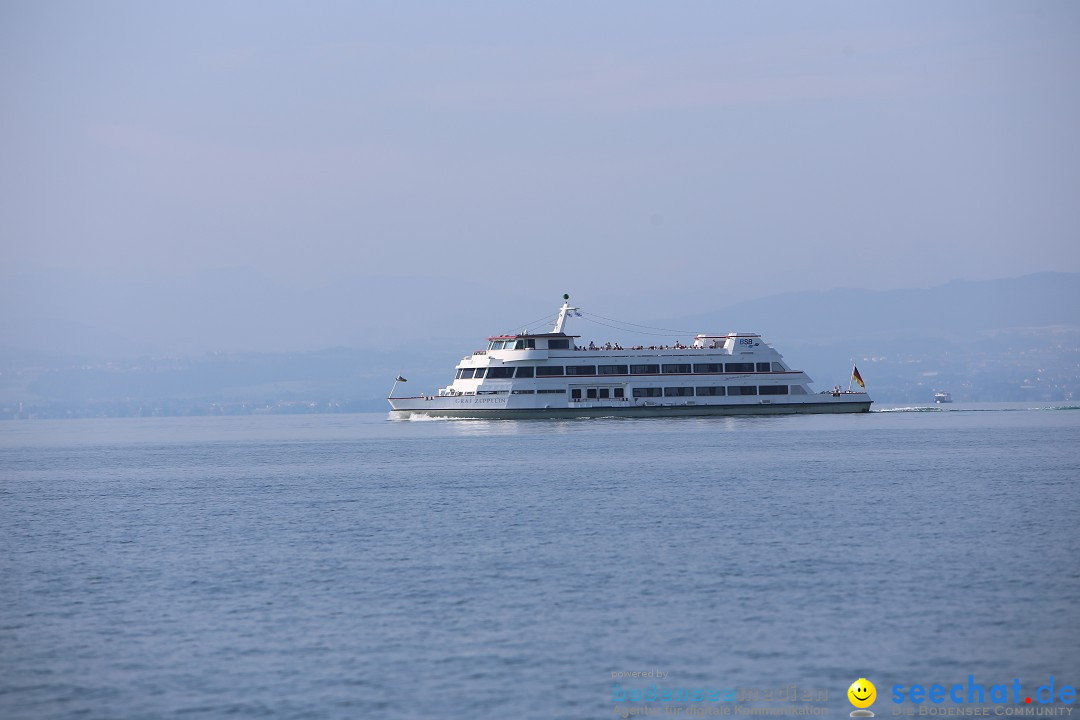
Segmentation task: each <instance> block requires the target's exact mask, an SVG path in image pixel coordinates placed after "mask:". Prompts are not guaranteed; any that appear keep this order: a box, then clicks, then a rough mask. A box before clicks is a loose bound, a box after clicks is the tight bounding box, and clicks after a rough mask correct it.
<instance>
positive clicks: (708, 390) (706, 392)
mask: <svg viewBox="0 0 1080 720" xmlns="http://www.w3.org/2000/svg"><path fill="white" fill-rule="evenodd" d="M575 392H577V391H575ZM725 394H726V395H787V394H788V386H787V385H756V386H755V385H732V386H731V387H728V388H724V387H696V388H695V387H666V388H658V387H653V388H634V397H636V398H650V397H694V396H697V397H702V396H716V395H725Z"/></svg>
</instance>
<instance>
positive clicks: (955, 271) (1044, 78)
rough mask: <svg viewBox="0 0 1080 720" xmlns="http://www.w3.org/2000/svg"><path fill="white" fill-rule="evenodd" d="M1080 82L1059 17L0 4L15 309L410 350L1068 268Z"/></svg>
mask: <svg viewBox="0 0 1080 720" xmlns="http://www.w3.org/2000/svg"><path fill="white" fill-rule="evenodd" d="M1078 78H1080V5H1078V4H1076V3H1072V2H1013V3H994V2H957V3H941V2H924V3H918V2H915V3H912V2H904V3H899V2H898V3H893V4H891V5H886V4H883V3H864V2H850V3H822V2H795V3H782V2H781V3H718V2H675V3H660V2H626V1H619V2H591V3H578V2H566V3H560V2H542V3H541V2H534V3H520V2H489V3H479V2H453V3H450V2H415V3H389V2H382V3H374V2H371V3H364V2H343V3H320V2H303V3H300V2H295V3H274V2H263V1H259V2H225V3H200V2H171V3H170V2H119V3H118V2H31V1H30V0H26V1H24V2H12V1H10V0H8V1H7V2H2V3H0V93H2V94H0V158H2V162H0V238H2V243H3V245H2V250H3V258H4V262H3V266H4V274H3V277H4V280H5V285H6V286H7V289H6V290H4V291H3V294H2V295H0V298H2V299H3V303H4V306H5V307H4V314H5V315H8V316H12V315H21V316H23V317H24V318H29V319H28V320H27V321H26V322H27V323H31V324H36V325H37V326H41V325H42V323H45V322H46V321H57V322H59V321H60V320H62V319H64V318H65V317H67V318H68V319H72V318H78V317H79V312H80V310H81V309H82V308H84V307H85V306H87V305H88V304H89V305H93V304H94V300H93V296H94V294H95V292H96V291H98V290H100V292H101V293H102V294H103V295H108V294H109V293H110V292H114V293H116V292H118V291H116V288H128V290H125V291H124V292H119V295H117V297H121V298H123V304H125V307H127V308H128V310H127V311H129V312H130V313H131V318H132V323H134V324H132V325H131V327H132V328H136V327H138V322H143V323H146V322H149V321H151V320H152V318H149V316H147V315H146V313H150V312H154V311H153V310H151V309H152V308H161V307H169V308H170V309H171V313H172V314H171V315H170V317H171V318H173V319H172V320H168V321H169V322H173V321H176V322H181V324H182V320H176V318H181V319H182V318H183V316H184V314H185V312H184V311H185V308H186V307H188V304H189V303H195V302H197V299H196V298H195V297H194V296H195V295H198V294H199V293H203V294H204V295H205V291H206V288H207V285H208V284H211V285H212V284H213V283H214V282H216V281H215V280H214V278H217V279H218V281H220V282H222V283H225V284H228V283H230V282H232V281H233V280H232V279H233V278H235V277H236V274H237V273H239V274H240V277H243V278H248V279H252V278H254V279H255V280H253V281H252V282H255V283H257V284H258V283H268V284H269V285H267V287H271V286H272V287H281V286H289V287H292V288H294V289H295V288H300V289H307V290H312V291H317V290H320V288H322V289H323V290H325V287H327V286H333V285H334V284H335V283H336V284H338V285H342V286H348V287H351V288H352V292H353V293H354V296H355V297H357V298H364V292H365V288H366V287H367V288H371V291H372V292H373V293H375V292H377V293H378V295H379V296H378V298H372V300H373V301H374V302H377V303H378V305H379V307H381V308H385V307H386V303H387V302H388V301H387V299H386V295H387V294H389V293H393V296H394V297H393V303H394V308H395V312H397V313H399V315H400V317H401V318H402V324H407V325H408V326H409V327H410V328H411V329H412V330H413V331H416V330H417V329H421V330H422V329H423V326H424V322H425V319H428V321H429V322H435V321H436V319H439V321H440V322H442V319H441V318H442V316H440V315H438V312H444V313H447V314H448V316H449V315H450V314H452V313H469V314H470V315H472V314H477V313H480V312H483V311H481V310H477V308H476V307H475V305H474V304H473V303H474V302H475V301H476V299H477V298H480V297H487V298H489V299H490V300H491V301H492V303H493V305H495V306H496V307H495V308H494V309H493V310H492V311H491V313H492V316H493V318H495V319H498V320H499V321H504V318H503V317H501V316H500V312H504V313H512V314H513V317H515V318H519V319H520V321H522V322H524V321H526V320H529V319H531V318H532V317H533V316H539V315H542V314H544V313H546V312H549V311H551V310H554V308H555V303H556V300H557V298H558V297H559V296H560V295H561V293H562V292H564V291H569V292H572V293H574V294H575V298H583V299H582V300H581V301H582V303H583V304H584V303H588V305H589V306H590V308H592V309H595V310H597V311H598V312H602V313H604V314H609V315H610V314H612V313H616V314H619V313H621V314H619V315H618V316H620V317H625V318H626V319H628V320H631V321H633V320H634V319H635V318H641V317H643V316H646V315H647V316H649V317H664V316H668V317H670V316H674V315H679V314H684V315H685V314H687V309H688V308H694V309H698V308H700V309H708V308H710V307H722V306H724V305H726V304H729V303H731V302H734V301H735V300H738V299H739V298H742V297H756V296H762V295H768V294H772V293H773V292H780V291H786V290H803V289H829V288H834V287H862V288H897V287H911V286H923V287H925V286H930V285H934V284H938V283H941V282H945V281H947V280H950V279H954V278H965V279H986V278H994V277H1003V276H1013V275H1020V274H1024V273H1029V272H1035V271H1040V270H1068V271H1076V270H1080V242H1078V240H1080V237H1078V229H1080V132H1078V128H1080V81H1078ZM222 273H224V274H222ZM15 274H18V275H21V276H22V278H23V279H24V280H23V281H13V280H12V279H11V277H12V275H15ZM26 278H31V279H32V283H30V282H27V281H26V280H25V279H26ZM207 278H210V279H209V280H208V279H207ZM356 278H359V279H356ZM459 286H460V287H461V288H463V291H462V293H461V294H460V296H457V295H455V294H454V293H453V289H454V288H455V287H459ZM131 288H135V290H131ZM264 290H265V288H264ZM125 292H126V293H127V294H125ZM217 292H219V293H220V292H222V291H221V289H220V288H218V289H217ZM237 292H247V290H245V288H244V287H243V286H238V289H237ZM448 292H449V293H450V294H449V295H448V294H447V293H448ZM132 293H134V295H136V296H142V297H144V298H145V299H146V302H145V303H141V302H140V303H132V302H131V300H130V298H131V297H132ZM331 294H332V293H331ZM347 294H348V293H346V295H347ZM45 296H48V297H49V298H50V300H49V301H48V302H47V303H46V304H47V305H48V307H47V309H46V310H41V303H42V302H44V301H43V297H45ZM339 296H340V297H345V295H341V294H340V293H339ZM339 296H335V297H339ZM223 297H226V299H225V300H222V301H221V303H222V304H221V306H220V308H219V311H220V312H219V313H218V315H219V316H220V317H222V318H227V319H228V321H229V322H230V323H232V324H233V325H235V326H245V327H247V326H250V325H258V324H260V323H262V324H264V325H267V324H269V325H272V324H273V321H272V319H271V318H267V317H263V316H261V315H260V313H261V312H262V310H261V309H260V307H258V306H254V307H253V306H252V304H251V303H248V304H243V303H240V304H238V305H236V306H235V307H234V306H233V305H230V303H229V301H228V299H227V293H225V294H224V295H223ZM118 302H120V301H118ZM132 305H137V306H138V307H133V306H132ZM96 307H99V312H101V313H105V314H109V315H110V316H112V315H115V313H116V312H117V310H116V308H115V307H112V308H111V309H102V308H104V306H96ZM148 308H151V309H148ZM368 309H370V308H357V309H356V311H355V313H354V314H353V315H352V317H354V319H355V321H356V323H357V325H358V327H359V328H361V329H362V328H363V322H364V318H363V314H364V312H366V311H367V310H368ZM433 309H437V311H438V312H436V313H435V314H434V315H432V314H430V311H431V310H433ZM605 311H607V312H605ZM140 312H142V313H144V316H142V317H141V319H140V318H139V317H138V315H139V313H140ZM335 312H340V309H337V310H335ZM35 313H38V315H40V318H39V317H38V315H36V314H35ZM519 313H525V314H526V315H527V317H522V316H520V315H519ZM114 319H115V320H116V322H115V325H116V327H114V328H113V329H114V330H116V331H117V332H118V333H119V334H121V335H123V334H124V333H123V328H124V325H125V322H126V320H125V319H124V318H114ZM136 321H138V322H136ZM292 321H294V322H303V320H296V319H293V320H292ZM78 322H79V323H82V324H83V325H85V324H86V323H85V322H83V321H82V320H79V321H78ZM162 322H166V319H165V318H162ZM307 323H308V324H309V325H310V327H308V328H307V330H311V328H312V327H317V326H318V318H310V317H309V318H308V319H307ZM498 325H499V323H498V322H494V320H493V323H492V328H491V329H492V331H496V330H499V329H501V328H500V327H498ZM60 327H61V325H59V324H58V325H57V328H60ZM188 329H189V330H190V331H191V333H192V334H193V335H198V328H188ZM293 329H294V330H296V331H297V333H298V336H299V334H300V333H299V331H300V328H293ZM218 330H222V328H218ZM8 331H9V332H13V331H12V330H11V329H10V328H8ZM25 331H26V327H25V326H23V327H22V328H21V330H20V332H25ZM288 331H289V328H285V332H288ZM56 332H61V330H60V329H57V330H56ZM133 332H134V331H133ZM238 332H239V331H238ZM271 332H272V331H271ZM328 334H329V329H328ZM238 337H239V336H238ZM244 342H247V340H245V341H244ZM305 342H307V341H305ZM310 342H313V343H317V342H323V341H322V340H315V339H313V340H310ZM15 344H16V345H18V343H17V342H16V343H15ZM251 344H252V346H253V347H254V346H257V345H258V342H257V341H256V340H254V339H253V340H251ZM192 347H195V346H194V345H193V346H192Z"/></svg>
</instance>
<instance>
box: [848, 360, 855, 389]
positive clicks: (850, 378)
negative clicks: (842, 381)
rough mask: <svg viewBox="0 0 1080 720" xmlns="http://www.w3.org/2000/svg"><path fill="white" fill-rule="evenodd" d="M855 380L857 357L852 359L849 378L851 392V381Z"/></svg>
mask: <svg viewBox="0 0 1080 720" xmlns="http://www.w3.org/2000/svg"><path fill="white" fill-rule="evenodd" d="M854 381H855V358H852V359H851V375H850V377H848V379H847V391H848V392H851V383H853V382H854Z"/></svg>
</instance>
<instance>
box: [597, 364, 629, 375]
mask: <svg viewBox="0 0 1080 720" xmlns="http://www.w3.org/2000/svg"><path fill="white" fill-rule="evenodd" d="M596 374H597V375H629V372H628V371H627V367H626V365H597V366H596Z"/></svg>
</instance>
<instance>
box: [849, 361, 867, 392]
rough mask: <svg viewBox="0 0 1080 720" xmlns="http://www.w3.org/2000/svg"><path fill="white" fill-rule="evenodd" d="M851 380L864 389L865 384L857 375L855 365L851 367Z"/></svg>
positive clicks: (857, 370) (860, 376)
mask: <svg viewBox="0 0 1080 720" xmlns="http://www.w3.org/2000/svg"><path fill="white" fill-rule="evenodd" d="M851 379H852V380H854V381H855V382H857V383H859V387H861V388H865V387H866V383H864V382H863V379H862V375H860V374H859V368H858V367H856V366H855V365H852V366H851Z"/></svg>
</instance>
